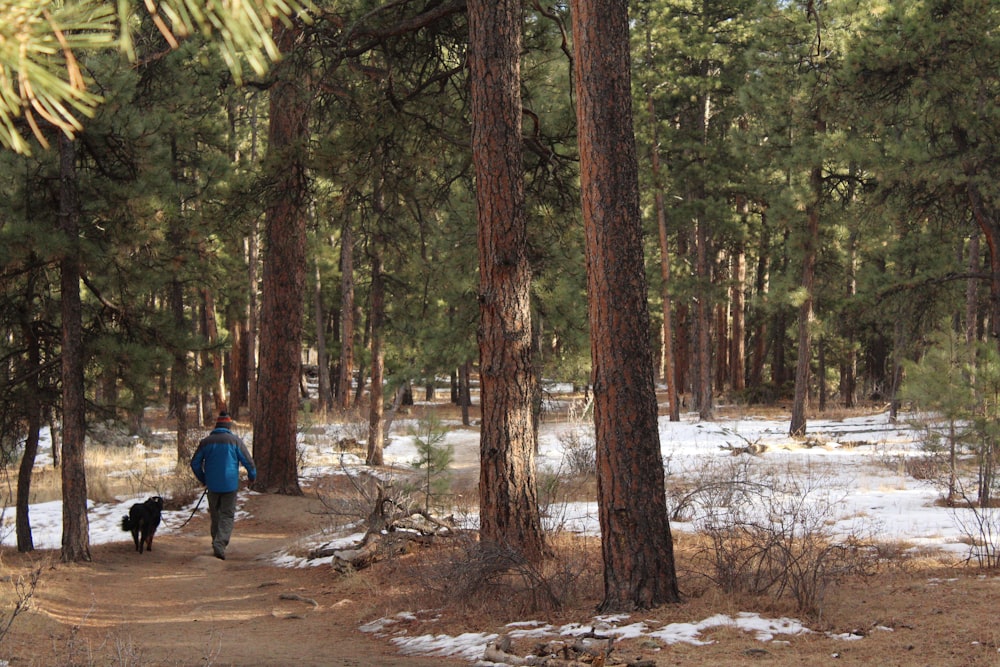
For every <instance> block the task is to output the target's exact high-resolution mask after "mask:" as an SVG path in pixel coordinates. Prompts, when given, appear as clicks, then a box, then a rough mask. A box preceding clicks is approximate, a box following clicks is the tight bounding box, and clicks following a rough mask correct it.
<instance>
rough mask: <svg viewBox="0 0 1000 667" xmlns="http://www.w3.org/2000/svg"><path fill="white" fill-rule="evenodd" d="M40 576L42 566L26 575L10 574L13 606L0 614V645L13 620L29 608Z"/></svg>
mask: <svg viewBox="0 0 1000 667" xmlns="http://www.w3.org/2000/svg"><path fill="white" fill-rule="evenodd" d="M41 577H42V566H40V565H39V566H38V567H36V568H35V569H33V570H31V571H30V572H28V574H27V575H22V574H18V575H16V576H12V577H11V579H10V585H11V588H12V589H13V593H14V595H13V606H12V607H11V608H10V610H8V611H5V612H3V614H0V645H2V644H3V639H4V637H6V636H7V633H8V632H9V631H10V628H11V626H12V625H14V621H15V620H16V619H17V617H18V616H20V615H21V614H23V613H24V612H26V611H27V610H28V609H30V608H31V600H32V598H34V597H35V589H36V588H38V581H39V580H40V579H41Z"/></svg>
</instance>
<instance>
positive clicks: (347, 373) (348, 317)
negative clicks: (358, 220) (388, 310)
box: [337, 222, 360, 410]
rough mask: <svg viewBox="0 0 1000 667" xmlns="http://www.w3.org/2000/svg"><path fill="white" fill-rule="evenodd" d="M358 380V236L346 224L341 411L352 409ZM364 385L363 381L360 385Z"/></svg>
mask: <svg viewBox="0 0 1000 667" xmlns="http://www.w3.org/2000/svg"><path fill="white" fill-rule="evenodd" d="M353 377H354V236H353V235H352V234H351V225H350V223H349V222H345V223H344V229H343V232H342V233H341V235H340V377H339V378H338V380H337V401H338V403H339V405H340V408H341V409H343V410H347V409H348V408H350V407H351V380H352V379H353ZM359 384H360V381H359Z"/></svg>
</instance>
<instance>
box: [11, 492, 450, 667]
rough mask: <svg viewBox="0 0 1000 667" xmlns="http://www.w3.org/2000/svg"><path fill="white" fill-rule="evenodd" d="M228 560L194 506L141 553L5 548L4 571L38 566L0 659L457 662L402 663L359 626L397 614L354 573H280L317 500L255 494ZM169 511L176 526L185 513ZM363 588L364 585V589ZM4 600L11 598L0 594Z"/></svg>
mask: <svg viewBox="0 0 1000 667" xmlns="http://www.w3.org/2000/svg"><path fill="white" fill-rule="evenodd" d="M245 509H246V510H247V512H249V514H250V517H249V518H244V519H237V523H236V528H235V530H234V535H233V540H232V542H231V543H230V546H229V550H228V553H227V558H226V560H225V561H221V560H218V559H216V558H215V557H214V556H212V553H211V547H210V542H209V538H208V536H207V533H208V527H207V524H208V519H207V515H206V513H205V512H204V508H202V511H201V512H199V513H198V515H197V516H196V517H195V518H194V519H193V520H192V521H191V522H190V523H189V524H188V525H187V526H185V527H184V528H183V530H182V531H180V532H178V533H176V534H162V535H158V536H157V538H156V540H155V542H154V545H153V551H152V552H147V553H144V554H142V555H140V554H138V553H137V552H136V551H135V550H134V547H133V545H132V541H131V538H130V537H129V536H128V535H127V534H125V533H123V538H128V541H127V542H126V541H124V539H123V541H121V542H116V543H113V544H105V545H97V546H95V547H92V550H91V554H92V556H93V562H92V563H85V564H61V563H58V554H57V553H52V552H44V551H43V552H35V553H34V554H31V555H26V556H25V555H20V554H17V553H15V552H12V551H9V550H5V551H4V552H3V564H4V565H5V566H6V569H8V570H13V571H18V570H24V569H25V568H26V566H28V565H30V564H31V563H40V564H43V568H42V573H41V580H40V583H39V585H38V588H37V590H36V592H35V598H34V603H33V609H32V611H30V612H29V613H26V614H23V615H21V616H19V617H18V618H17V619H16V620H15V621H14V625H13V626H12V629H11V631H10V633H9V634H8V635H7V637H5V638H4V640H3V643H2V645H0V658H2V659H6V660H9V663H10V665H11V666H12V667H16V666H19V665H105V664H107V665H269V666H275V665H289V666H292V665H295V666H308V665H327V666H333V667H347V666H352V667H364V666H369V665H387V666H390V667H391V666H403V665H407V666H414V667H416V666H420V665H427V666H430V665H447V664H454V665H458V664H464V663H462V662H460V661H449V660H445V659H442V658H416V657H410V656H400V655H398V654H397V653H396V652H395V649H394V647H393V646H392V645H391V644H389V643H388V642H387V641H386V640H384V639H383V640H378V639H373V638H372V637H370V636H368V635H366V634H365V633H362V632H360V631H359V630H358V627H359V625H360V624H362V623H364V622H365V621H368V620H371V619H373V618H378V617H380V616H382V615H391V614H394V613H396V612H398V611H403V610H401V609H377V608H375V606H374V603H373V602H372V600H373V599H375V598H376V596H374V595H371V591H366V589H365V588H364V584H363V583H362V582H361V581H359V579H360V578H354V579H352V578H340V577H337V576H336V575H334V574H333V573H331V572H330V570H329V569H328V568H325V567H318V568H301V569H297V568H279V567H275V566H274V565H273V564H272V563H271V562H270V560H269V556H270V555H271V554H273V553H274V552H276V551H279V550H281V549H282V548H283V547H285V546H287V545H288V544H290V543H293V542H294V541H295V540H296V539H297V538H299V537H301V536H304V535H307V534H309V533H311V532H314V531H315V530H317V529H318V527H319V525H320V524H321V521H322V519H321V517H320V516H319V512H318V510H319V509H320V507H319V502H318V501H317V500H315V499H310V498H308V497H303V498H290V497H285V496H260V495H252V496H250V497H248V498H247V499H246V505H245ZM181 514H182V513H181V512H174V513H167V515H166V518H165V521H166V522H168V523H170V524H171V525H175V526H176V525H179V524H181V523H183V521H184V520H185V519H186V518H187V513H186V512H185V513H183V514H184V515H183V516H181ZM369 585H370V584H369ZM3 597H4V600H3V601H4V602H7V598H8V597H9V592H7V591H5V594H4V596H3Z"/></svg>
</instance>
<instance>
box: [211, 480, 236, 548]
mask: <svg viewBox="0 0 1000 667" xmlns="http://www.w3.org/2000/svg"><path fill="white" fill-rule="evenodd" d="M208 513H209V515H210V516H211V517H212V550H213V551H214V552H215V555H216V556H220V555H225V553H226V547H227V546H229V538H230V537H231V536H232V534H233V520H234V519H235V518H236V492H235V491H230V492H229V493H216V492H214V491H209V492H208Z"/></svg>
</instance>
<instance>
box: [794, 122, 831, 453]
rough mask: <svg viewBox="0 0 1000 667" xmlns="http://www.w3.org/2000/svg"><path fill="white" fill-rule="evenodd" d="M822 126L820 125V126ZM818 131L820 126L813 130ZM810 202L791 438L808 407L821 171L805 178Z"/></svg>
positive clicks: (799, 431)
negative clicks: (809, 193)
mask: <svg viewBox="0 0 1000 667" xmlns="http://www.w3.org/2000/svg"><path fill="white" fill-rule="evenodd" d="M820 125H822V124H820ZM817 129H818V130H819V131H821V130H822V127H819V128H817ZM809 183H810V189H811V192H812V201H811V202H810V204H809V205H808V206H807V207H806V230H805V238H804V239H803V242H802V245H803V247H802V292H803V295H804V296H803V301H802V304H801V305H800V306H799V344H798V360H797V362H796V365H795V398H794V401H793V403H792V419H791V422H790V424H789V426H788V434H789V435H791V436H803V435H805V434H806V410H807V408H808V405H809V380H810V373H809V363H810V361H811V360H812V321H813V299H814V296H813V293H814V291H815V289H814V284H815V282H816V253H817V251H818V246H819V209H820V204H821V202H822V197H823V169H822V167H813V169H812V171H811V172H810V175H809Z"/></svg>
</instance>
